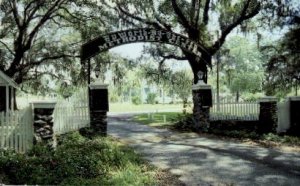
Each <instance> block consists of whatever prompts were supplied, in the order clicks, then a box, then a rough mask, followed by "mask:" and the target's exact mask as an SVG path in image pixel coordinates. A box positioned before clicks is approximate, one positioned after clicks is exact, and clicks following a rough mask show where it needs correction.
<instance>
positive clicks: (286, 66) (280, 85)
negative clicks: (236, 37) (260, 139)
mask: <svg viewBox="0 0 300 186" xmlns="http://www.w3.org/2000/svg"><path fill="white" fill-rule="evenodd" d="M274 7H275V8H274ZM274 7H273V8H271V9H270V10H269V11H272V10H273V11H274V15H275V16H276V19H275V21H276V23H277V24H273V25H271V26H272V27H280V28H285V29H288V31H287V32H286V33H285V35H284V36H283V37H282V38H280V39H279V41H278V42H274V43H271V44H267V45H264V46H262V47H261V50H262V53H263V54H264V57H265V60H266V61H267V63H266V65H265V66H266V82H265V84H264V85H265V86H264V88H265V90H266V94H267V95H277V96H285V95H286V94H288V93H290V92H291V90H292V89H293V88H294V89H295V94H296V95H297V94H298V92H297V89H298V86H299V84H300V73H299V71H300V60H299V59H300V47H299V46H300V39H299V34H300V13H299V12H300V2H299V1H291V0H289V1H285V3H282V2H281V4H280V3H277V4H275V5H274Z"/></svg>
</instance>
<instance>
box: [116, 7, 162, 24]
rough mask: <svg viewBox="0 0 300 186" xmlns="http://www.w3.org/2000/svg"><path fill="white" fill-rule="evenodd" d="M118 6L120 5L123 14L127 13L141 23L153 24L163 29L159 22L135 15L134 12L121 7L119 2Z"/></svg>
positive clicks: (119, 8)
mask: <svg viewBox="0 0 300 186" xmlns="http://www.w3.org/2000/svg"><path fill="white" fill-rule="evenodd" d="M117 7H118V10H119V11H120V12H121V13H122V14H124V15H126V16H127V17H130V18H132V19H134V20H136V21H139V22H141V23H144V24H147V25H151V26H153V27H155V28H158V29H163V28H162V26H161V25H160V24H158V23H157V22H154V21H149V20H147V19H144V18H141V17H139V16H137V15H133V14H131V13H129V12H127V11H126V10H124V9H123V8H122V7H121V5H120V4H117Z"/></svg>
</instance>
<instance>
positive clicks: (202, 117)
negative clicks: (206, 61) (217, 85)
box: [192, 71, 212, 131]
mask: <svg viewBox="0 0 300 186" xmlns="http://www.w3.org/2000/svg"><path fill="white" fill-rule="evenodd" d="M198 78H199V81H198V82H197V84H194V85H193V86H192V90H193V102H194V108H193V116H194V120H195V129H196V130H197V131H207V130H208V128H209V109H210V107H211V106H212V90H211V86H210V85H207V84H205V83H204V81H203V72H201V71H199V72H198Z"/></svg>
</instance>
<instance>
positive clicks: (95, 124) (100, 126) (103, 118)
mask: <svg viewBox="0 0 300 186" xmlns="http://www.w3.org/2000/svg"><path fill="white" fill-rule="evenodd" d="M90 114H91V128H92V130H93V134H94V135H102V136H106V135H107V112H106V111H93V112H91V113H90Z"/></svg>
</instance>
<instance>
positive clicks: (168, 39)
mask: <svg viewBox="0 0 300 186" xmlns="http://www.w3.org/2000/svg"><path fill="white" fill-rule="evenodd" d="M137 42H159V43H165V44H170V45H174V46H178V47H180V48H181V49H182V50H185V51H187V52H190V53H192V54H194V55H196V56H198V57H199V58H200V57H201V53H200V51H201V46H200V45H198V44H197V43H195V42H194V41H192V40H190V39H189V38H187V37H185V36H183V35H180V34H177V33H174V32H171V31H168V30H159V29H153V28H138V29H129V30H122V31H118V32H111V33H108V34H106V35H102V36H100V37H97V38H95V39H93V40H91V41H89V42H87V43H85V44H83V45H82V47H81V61H85V60H88V59H90V58H92V57H93V56H95V55H97V54H99V53H101V52H104V51H107V50H109V49H111V48H114V47H117V46H120V45H124V44H129V43H137Z"/></svg>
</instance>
